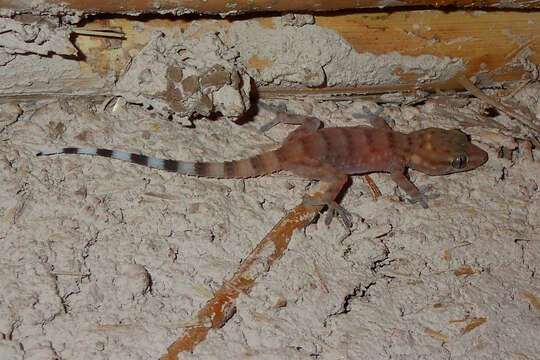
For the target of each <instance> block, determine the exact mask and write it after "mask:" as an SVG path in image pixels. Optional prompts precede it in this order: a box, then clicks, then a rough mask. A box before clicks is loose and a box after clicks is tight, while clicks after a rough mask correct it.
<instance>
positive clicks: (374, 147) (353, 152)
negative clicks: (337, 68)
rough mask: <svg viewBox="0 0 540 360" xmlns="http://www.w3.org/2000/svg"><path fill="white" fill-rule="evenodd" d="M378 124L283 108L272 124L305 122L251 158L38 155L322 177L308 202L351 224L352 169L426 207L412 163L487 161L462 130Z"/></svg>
mask: <svg viewBox="0 0 540 360" xmlns="http://www.w3.org/2000/svg"><path fill="white" fill-rule="evenodd" d="M368 118H369V120H370V122H371V123H372V125H373V126H374V127H366V126H355V127H336V128H322V129H320V126H321V121H320V120H318V119H316V118H313V117H308V116H302V115H292V114H288V113H284V112H279V113H278V114H277V115H276V119H275V121H274V122H273V124H272V125H275V124H278V123H287V124H297V125H301V126H300V127H299V128H298V129H296V130H295V131H293V132H292V133H291V134H289V136H288V137H287V138H286V139H285V141H284V143H283V145H282V146H281V147H280V148H279V149H277V150H274V151H270V152H266V153H262V154H260V155H257V156H254V157H252V158H248V159H243V160H235V161H226V162H217V163H209V162H205V163H202V162H195V163H194V162H186V161H177V160H165V159H157V158H153V157H148V156H145V155H138V154H131V153H125V152H121V151H116V150H107V149H97V148H75V147H69V148H62V149H56V150H52V151H45V152H40V153H39V154H38V155H53V154H62V153H66V154H89V155H98V156H104V157H110V158H115V159H120V160H125V161H130V162H133V163H136V164H140V165H144V166H149V167H153V168H157V169H162V170H167V171H174V172H178V173H181V174H185V175H194V176H200V177H212V178H248V177H255V176H261V175H264V174H268V173H272V172H275V171H279V170H288V171H291V172H292V173H294V174H296V175H297V176H300V177H305V178H309V179H315V180H319V181H321V182H323V184H322V185H323V188H324V189H325V192H324V194H323V196H322V198H317V199H314V198H305V199H304V201H305V202H306V203H307V204H309V205H327V206H328V208H329V211H328V216H327V218H326V223H328V224H329V223H330V221H331V219H332V217H333V216H334V214H335V213H337V214H338V215H339V216H340V217H341V218H342V219H343V221H344V223H345V224H346V225H347V226H351V225H352V222H351V215H350V214H349V212H348V211H346V210H345V209H343V208H342V207H341V206H339V205H338V204H337V203H336V202H335V198H336V196H337V195H338V194H339V192H340V191H341V189H342V187H343V185H344V184H345V182H346V181H347V179H348V175H352V174H366V173H371V172H387V173H390V174H391V176H392V179H393V180H394V181H395V182H396V184H397V185H398V186H399V187H400V188H402V189H403V190H404V191H405V192H406V193H407V194H408V195H409V196H410V198H411V199H410V200H411V202H418V203H420V204H421V205H422V206H423V207H424V208H427V203H426V200H427V199H428V198H429V196H426V195H425V194H423V193H422V192H421V191H420V190H418V188H417V187H416V186H415V185H414V184H413V183H412V182H411V181H410V180H409V179H408V178H407V177H406V175H405V172H406V170H407V168H411V169H414V170H418V171H421V172H423V173H425V174H428V175H446V174H452V173H456V172H462V171H468V170H472V169H475V168H477V167H479V166H480V165H482V164H484V163H485V162H486V161H487V159H488V155H487V153H486V152H485V151H483V150H482V149H480V148H479V147H477V146H475V145H473V144H471V142H470V141H469V139H468V137H467V135H465V134H464V133H462V132H461V131H459V130H444V129H439V128H429V129H423V130H419V131H415V132H412V133H409V134H404V133H401V132H397V131H393V130H392V129H391V128H390V127H389V126H388V125H387V124H386V122H385V121H384V120H383V119H382V118H379V117H377V116H375V115H370V116H369V117H368Z"/></svg>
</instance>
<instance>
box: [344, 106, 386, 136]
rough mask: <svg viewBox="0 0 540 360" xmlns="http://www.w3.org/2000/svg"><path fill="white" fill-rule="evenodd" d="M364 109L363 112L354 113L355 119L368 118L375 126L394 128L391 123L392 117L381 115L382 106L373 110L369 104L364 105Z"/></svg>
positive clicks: (378, 127)
mask: <svg viewBox="0 0 540 360" xmlns="http://www.w3.org/2000/svg"><path fill="white" fill-rule="evenodd" d="M362 110H363V111H364V113H363V114H353V117H354V118H355V119H366V120H367V121H369V123H370V124H371V126H373V127H374V128H377V129H387V130H392V127H391V126H390V125H389V123H390V122H391V119H390V118H383V117H381V116H379V115H380V114H381V113H382V111H383V108H382V107H378V108H377V110H375V111H371V110H370V109H369V108H368V107H367V106H362Z"/></svg>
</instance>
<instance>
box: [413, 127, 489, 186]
mask: <svg viewBox="0 0 540 360" xmlns="http://www.w3.org/2000/svg"><path fill="white" fill-rule="evenodd" d="M409 136H411V143H412V154H411V156H410V158H409V164H408V166H409V167H410V168H412V169H415V170H418V171H421V172H423V173H426V174H428V175H446V174H452V173H456V172H462V171H469V170H472V169H475V168H477V167H479V166H480V165H482V164H484V163H485V162H486V161H487V160H488V154H487V153H486V152H485V151H484V150H482V149H480V148H479V147H478V146H475V145H473V144H472V143H471V141H470V139H469V137H468V136H467V134H465V133H463V132H461V131H460V130H444V129H438V128H429V129H424V130H419V131H416V132H413V133H411V134H409Z"/></svg>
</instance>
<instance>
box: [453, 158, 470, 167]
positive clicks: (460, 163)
mask: <svg viewBox="0 0 540 360" xmlns="http://www.w3.org/2000/svg"><path fill="white" fill-rule="evenodd" d="M466 165H467V156H466V155H459V156H458V157H457V158H455V159H454V160H452V167H453V168H454V169H463V168H464V167H465V166H466Z"/></svg>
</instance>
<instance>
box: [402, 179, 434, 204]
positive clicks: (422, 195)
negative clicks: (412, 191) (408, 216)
mask: <svg viewBox="0 0 540 360" xmlns="http://www.w3.org/2000/svg"><path fill="white" fill-rule="evenodd" d="M429 190H431V185H425V186H423V187H421V188H420V189H419V190H418V195H417V196H414V197H411V198H406V199H404V200H403V201H404V202H405V203H407V204H416V203H419V204H420V205H421V206H422V207H423V208H424V209H427V208H428V207H429V206H428V204H427V200H432V199H436V198H438V197H439V194H437V193H433V194H426V193H427V192H428V191H429Z"/></svg>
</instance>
